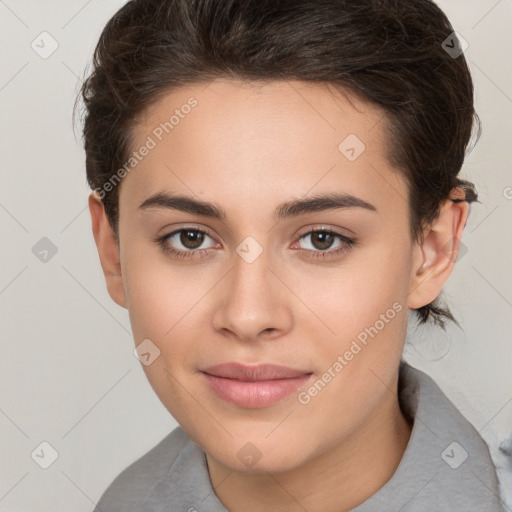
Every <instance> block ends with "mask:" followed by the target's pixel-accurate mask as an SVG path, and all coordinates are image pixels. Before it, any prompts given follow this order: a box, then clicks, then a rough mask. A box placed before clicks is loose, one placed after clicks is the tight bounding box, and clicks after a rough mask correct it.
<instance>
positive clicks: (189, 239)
mask: <svg viewBox="0 0 512 512" xmlns="http://www.w3.org/2000/svg"><path fill="white" fill-rule="evenodd" d="M203 241H204V233H203V232H201V231H198V230H196V229H183V230H181V235H180V242H181V243H182V244H183V246H184V247H186V248H187V249H197V248H198V247H200V246H201V244H202V243H203Z"/></svg>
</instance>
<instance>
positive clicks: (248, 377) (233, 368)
mask: <svg viewBox="0 0 512 512" xmlns="http://www.w3.org/2000/svg"><path fill="white" fill-rule="evenodd" d="M202 371H203V373H207V374H209V375H213V376H215V377H223V378H225V379H236V380H242V381H248V382H251V381H262V380H277V379H293V378H295V377H302V376H304V375H309V374H310V373H312V372H308V371H304V370H297V369H295V368H289V367H287V366H280V365H276V364H258V365H255V366H247V365H244V364H241V363H223V364H217V365H215V366H210V367H209V368H206V369H204V370H202Z"/></svg>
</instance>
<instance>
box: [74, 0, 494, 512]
mask: <svg viewBox="0 0 512 512" xmlns="http://www.w3.org/2000/svg"><path fill="white" fill-rule="evenodd" d="M462 50H463V48H462V46H461V44H460V42H459V40H458V39H457V36H456V34H455V33H454V31H453V28H452V27H451V25H450V23H449V21H448V20H447V19H446V17H445V15H444V14H443V12H442V11H441V10H440V9H439V8H438V7H437V6H436V5H435V4H434V3H433V2H431V1H430V0H412V1H409V2H396V1H390V0H387V1H381V2H376V1H370V0H368V1H357V2H343V1H341V0H336V1H334V0H314V1H313V0H311V1H308V0H286V1H282V0H281V1H279V0H272V1H262V0H258V1H255V0H244V1H235V0H215V1H214V0H196V1H192V2H191V1H190V0H135V1H131V2H128V3H127V4H126V5H125V6H124V7H123V8H122V9H120V11H119V12H118V13H116V14H115V15H114V17H113V18H112V19H111V20H110V21H109V23H108V24H107V26H106V27H105V29H104V31H103V33H102V35H101V38H100V41H99V43H98V46H97V48H96V52H95V60H94V69H93V72H92V74H91V76H90V77H89V78H88V79H87V81H86V82H85V83H84V86H83V89H82V97H83V99H84V102H85V107H86V115H85V124H84V139H85V149H86V158H87V178H88V182H89V184H90V186H91V188H92V189H93V190H94V192H93V193H92V194H91V196H90V200H89V207H90V212H91V218H92V226H93V233H94V237H95V241H96V244H97V247H98V253H99V257H100V260H101V264H102V268H103V271H104V274H105V279H106V284H107V288H108V291H109V294H110V296H111V297H112V299H113V300H114V301H115V302H116V303H117V304H119V305H121V306H123V307H126V308H127V309H128V311H129V314H130V320H131V325H132V330H133V334H134V339H135V345H136V354H137V355H138V357H139V359H140V360H141V362H142V364H143V368H144V371H145V372H146V375H147V377H148V379H149V382H150V383H151V385H152V387H153V389H154V390H155V392H156V394H157V395H158V397H159V398H160V400H161V401H162V403H163V404H164V406H165V407H166V408H167V409H168V410H169V412H170V413H171V414H172V415H173V417H174V418H175V419H176V420H177V421H178V423H179V425H180V427H178V428H177V429H175V430H174V431H173V432H172V433H171V434H169V436H167V437H166V438H165V439H163V440H162V441H161V442H160V443H159V444H158V445H157V446H155V447H154V448H153V449H152V450H151V451H149V452H148V453H147V454H146V455H144V456H143V457H142V458H140V459H139V460H138V461H136V462H134V463H133V464H132V465H131V466H130V467H128V468H127V469H126V470H125V471H123V472H122V473H121V474H120V475H119V476H118V477H117V478H116V479H115V480H114V482H113V483H112V484H111V486H109V488H108V489H107V490H106V491H105V493H104V494H103V496H102V497H101V499H100V501H99V503H98V506H97V510H98V511H100V510H101V511H103V512H109V511H116V510H119V511H121V510H122V511H129V510H145V511H153V510H154V511H156V510H173V511H174V510H189V511H194V510H197V511H206V510H208V511H225V510H229V511H232V512H237V511H244V512H247V511H249V512H253V511H267V510H280V511H295V510H308V511H309V512H312V511H316V510H318V511H320V510H322V511H333V512H334V511H338V512H339V511H349V510H351V511H357V512H370V511H383V510H385V511H391V510H393V511H395V510H403V511H405V510H407V511H427V510H428V511H431V510H436V511H445V510H446V511H448V510H450V511H452V510H464V511H472V510H474V511H478V512H481V511H484V510H485V511H500V510H503V508H502V506H501V503H500V500H499V497H498V487H497V480H496V473H495V470H494V467H493V464H492V461H491V458H490V456H489V451H488V449H487V446H486V445H485V443H484V441H483V440H482V438H481V437H480V436H479V434H478V432H477V431H476V430H475V429H474V428H473V427H472V425H470V424H469V422H468V421H467V420H466V419H465V418H464V417H463V416H462V415H461V413H460V412H459V411H458V410H457V409H456V408H455V407H454V406H453V404H452V403H451V402H450V401H449V400H448V399H447V397H446V396H445V395H444V394H443V393H442V392H441V390H440V389H439V388H438V387H437V385H436V384H435V383H434V382H433V380H432V379H431V378H430V377H428V376H427V375H426V374H424V373H422V372H421V371H419V370H417V369H415V368H413V367H411V366H409V365H408V364H406V363H405V362H404V361H403V360H402V359H401V356H402V351H403V347H404V342H405V334H406V328H407V322H408V316H409V312H410V311H414V312H415V313H416V314H417V316H418V319H419V321H420V322H434V323H437V324H439V326H440V327H441V328H443V327H444V325H445V321H454V318H453V316H452V315H451V313H450V311H449V309H448V308H446V307H443V306H442V305H441V304H440V303H439V295H440V293H441V291H442V287H443V285H444V283H445V282H446V280H447V279H448V277H449V276H450V274H451V272H452V270H453V267H454V265H455V261H456V258H457V254H458V250H459V244H460V239H461V238H462V233H463V230H464V226H465V224H466V221H467V218H468V213H469V203H471V202H472V201H474V200H476V198H477V195H476V192H475V190H474V187H473V185H472V184H471V183H468V182H466V181H464V180H461V179H460V178H458V174H459V171H460V169H461V166H462V163H463V160H464V155H465V150H466V148H467V145H468V142H469V139H470V136H471V133H472V128H473V126H474V124H475V123H477V124H478V118H477V116H476V114H475V112H474V107H473V85H472V80H471V76H470V73H469V70H468V67H467V64H466V61H465V59H464V55H463V51H462Z"/></svg>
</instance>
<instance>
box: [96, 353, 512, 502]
mask: <svg viewBox="0 0 512 512" xmlns="http://www.w3.org/2000/svg"><path fill="white" fill-rule="evenodd" d="M398 388H399V403H400V406H401V408H402V410H403V412H404V414H405V415H406V416H407V417H409V418H411V419H412V420H413V421H414V424H413V428H412V433H411V437H410V440H409V443H408V445H407V448H406V450H405V452H404V455H403V457H402V460H401V462H400V464H399V466H398V468H397V469H396V471H395V473H394V474H393V476H392V477H391V479H390V480H389V481H388V482H387V483H386V484H385V485H384V486H383V487H381V488H380V489H379V490H378V491H377V492H376V493H375V494H373V495H372V496H370V497H369V498H368V499H367V500H366V501H365V502H364V503H362V504H360V505H359V506H357V507H356V508H354V509H352V512H399V511H400V512H434V511H435V512H448V511H450V512H454V511H457V512H462V511H463V512H503V510H504V508H503V505H502V504H501V501H500V499H499V491H498V481H497V477H496V471H495V468H494V465H493V463H492V460H491V457H490V454H489V450H488V448H487V445H486V444H485V442H484V441H483V439H482V438H481V437H480V435H479V434H478V432H477V431H476V430H475V428H474V427H473V426H472V425H471V424H470V423H469V422H468V421H467V420H466V419H465V418H464V417H463V416H462V414H461V413H460V412H459V411H458V410H457V408H456V407H455V406H454V405H453V404H452V402H451V401H450V400H449V399H448V398H447V397H446V396H445V395H444V393H443V392H442V391H441V390H440V388H439V387H438V386H437V384H436V383H435V382H434V381H433V380H432V379H431V378H430V377H429V376H428V375H427V374H425V373H423V372H421V371H420V370H418V369H415V368H413V367H412V366H410V365H409V364H407V363H405V362H404V361H402V363H401V366H400V379H399V383H398ZM226 510H227V509H226V508H225V507H224V506H223V505H222V503H221V502H220V501H219V499H218V498H217V496H216V495H215V492H214V491H213V488H212V485H211V482H210V479H209V475H208V468H207V465H206V457H205V454H204V452H203V451H202V450H201V449H200V448H199V447H198V446H197V445H196V444H195V443H194V442H193V441H191V440H190V439H189V438H188V436H187V435H186V434H185V432H184V431H183V430H182V429H181V428H180V427H177V428H176V429H174V430H173V431H172V432H171V433H170V434H169V435H167V436H166V437H165V438H164V439H163V440H162V441H160V442H159V443H158V444H157V445H156V446H155V447H154V448H152V449H151V450H150V451H149V452H147V453H146V454H145V455H143V456H142V457H141V458H139V459H138V460H136V461H135V462H134V463H132V464H131V465H130V466H128V467H127V468H126V469H125V470H123V471H122V472H121V473H120V474H119V475H118V476H117V477H116V478H115V479H114V481H113V482H112V483H111V484H110V486H109V487H108V488H107V489H106V491H105V492H104V493H103V495H102V496H101V499H100V501H99V503H98V505H97V507H96V508H95V510H94V512H132V511H133V512H135V511H137V512H164V511H165V512H226Z"/></svg>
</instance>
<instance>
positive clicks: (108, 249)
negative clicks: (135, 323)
mask: <svg viewBox="0 0 512 512" xmlns="http://www.w3.org/2000/svg"><path fill="white" fill-rule="evenodd" d="M89 212H90V214H91V221H92V232H93V236H94V241H95V242H96V247H97V249H98V255H99V258H100V263H101V268H102V270H103V274H104V275H105V282H106V285H107V290H108V293H109V295H110V297H111V298H112V300H113V301H114V302H116V303H117V304H118V305H119V306H121V307H124V308H125V307H126V296H125V291H124V284H123V276H122V272H121V262H120V257H119V246H118V244H117V241H116V239H115V236H114V233H113V231H112V227H111V226H110V223H109V221H108V217H107V214H106V213H105V207H104V205H103V202H102V201H101V199H100V198H99V197H98V196H97V195H96V193H95V192H92V193H91V194H90V195H89Z"/></svg>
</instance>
